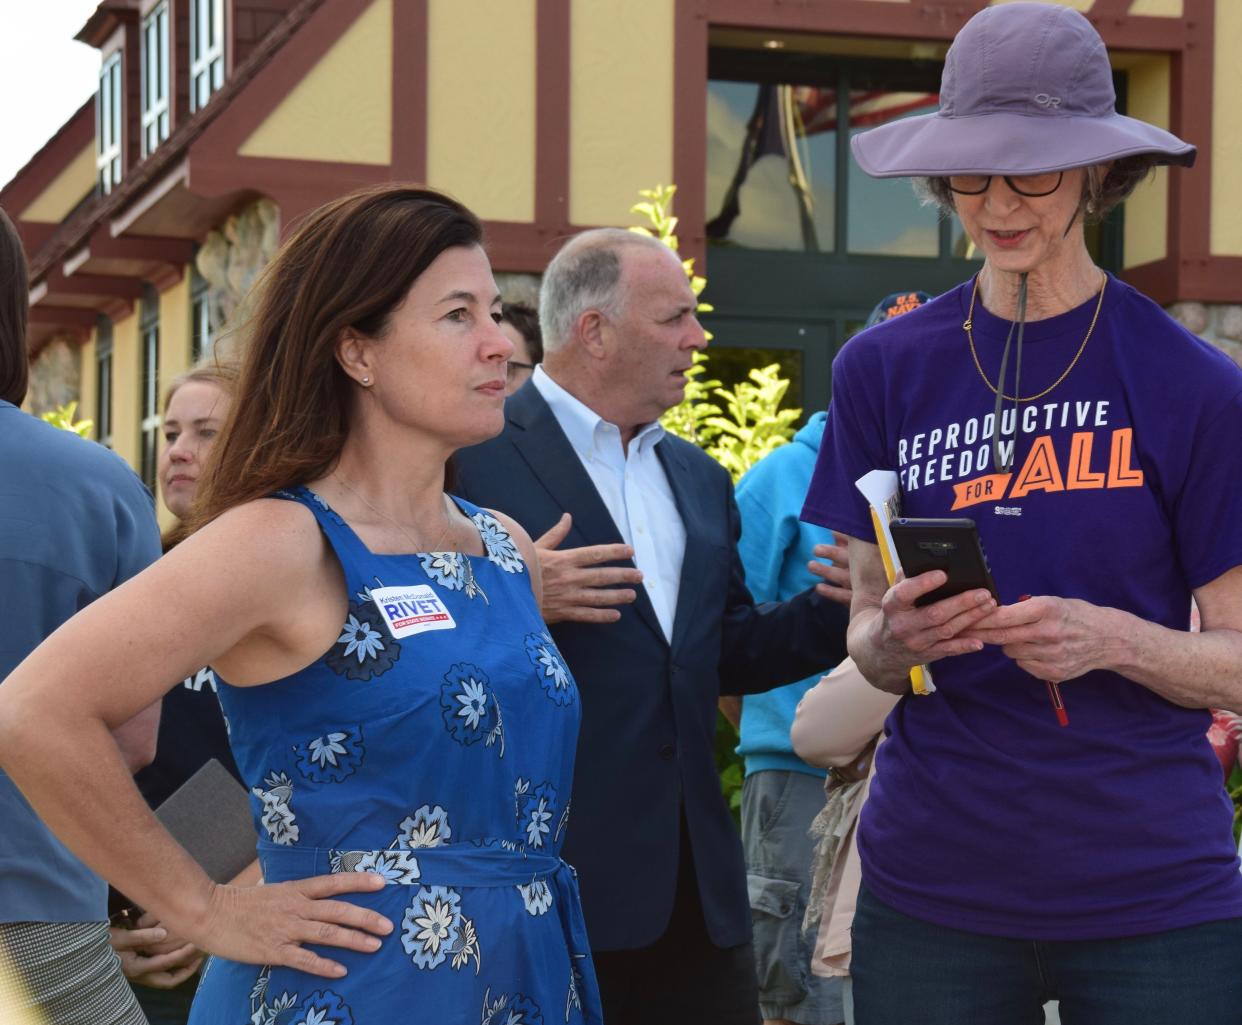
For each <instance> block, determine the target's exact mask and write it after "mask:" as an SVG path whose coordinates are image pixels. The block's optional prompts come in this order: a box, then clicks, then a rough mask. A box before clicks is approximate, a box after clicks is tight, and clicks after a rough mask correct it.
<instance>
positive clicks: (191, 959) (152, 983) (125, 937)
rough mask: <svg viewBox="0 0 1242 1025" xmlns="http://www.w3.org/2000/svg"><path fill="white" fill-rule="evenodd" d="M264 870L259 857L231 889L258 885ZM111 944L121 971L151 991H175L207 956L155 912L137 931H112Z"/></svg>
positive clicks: (138, 924)
mask: <svg viewBox="0 0 1242 1025" xmlns="http://www.w3.org/2000/svg"><path fill="white" fill-rule="evenodd" d="M262 881H263V871H262V869H261V868H260V866H259V862H258V859H257V858H256V859H255V860H254V861H252V862H251V863H250V864H249V865H247V866H246V867H245V868H243V869H242V870H241V871H240V872H238V873H237V875H235V876H234V877H233V878H232V879H230V880H229V885H230V886H258V885H259V883H261V882H262ZM109 934H110V936H109V942H111V944H112V949H113V950H115V951H116V952H117V956H118V957H119V958H120V959H121V971H122V972H123V973H124V974H125V978H127V979H129V981H130V982H136V983H137V984H138V985H140V986H147V987H148V988H150V989H174V988H175V987H177V986H180V985H181V983H183V982H185V980H186V979H188V978H189V977H190V976H191V975H193V974H194V973H195V972H196V971H198V969H199V966H200V965H201V964H202V963H203V958H204V957H205V956H206V955H205V954H204V953H203V952H202V951H201V950H199V949H198V947H196V946H195V945H194V944H193V943H187V942H186V941H185V940H183V939H181V938H180V937H179V936H169V935H168V931H167V930H166V929H165V928H164V927H163V925H161V923H160V921H159V919H157V918H156V917H155V916H154V915H153V914H151V912H149V911H148V912H145V913H144V914H143V915H142V917H141V918H139V919H138V921H137V922H136V923H135V925H134V928H133V929H115V928H114V929H110V930H109Z"/></svg>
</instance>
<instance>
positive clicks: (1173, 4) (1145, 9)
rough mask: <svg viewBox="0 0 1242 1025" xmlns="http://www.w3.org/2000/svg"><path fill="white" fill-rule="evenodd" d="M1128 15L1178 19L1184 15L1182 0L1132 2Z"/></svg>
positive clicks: (1135, 0)
mask: <svg viewBox="0 0 1242 1025" xmlns="http://www.w3.org/2000/svg"><path fill="white" fill-rule="evenodd" d="M1130 13H1131V14H1147V15H1157V16H1163V17H1166V18H1180V17H1182V15H1183V13H1184V12H1183V0H1134V3H1133V4H1131V5H1130Z"/></svg>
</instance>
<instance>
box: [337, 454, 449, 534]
mask: <svg viewBox="0 0 1242 1025" xmlns="http://www.w3.org/2000/svg"><path fill="white" fill-rule="evenodd" d="M332 476H333V477H335V478H336V479H337V480H338V481H339V482H340V484H341V487H343V488H344V489H345V490H346V491H348V492H349V493H350V494H351V495H353V496H354V498H356V499H358V501H359V502H361V503H362V504H363V505H365V506H366V507H367V508H368V509H370V510H371V512H373V513H375V515H376V516H379V517H382V518H383V519H385V520H387V521H388V522H389V523H391V524H392V525H393V526H394V527H396V528H397V529H398V530H399V531H401V533H402V534H404V535H405V536H406V538H407V539H408V540H409V542H410V543H411V544H412V545H413V546H414V551H416V552H439V551H443V550H444V549H442V548H441V547H440V545H441V544H442V543H443V541H444V539H445V537H446V536H447V535H448V532H449V531H450V530H452V529H453V521H452V519H451V517H450V516H449V513H448V498H447V496H444V495H441V496H440V497H441V498H442V499H443V502H444V529H443V530H442V531H440V536H439V537H438V538H436V543H435V544H434V545H432V546H431V547H430V548H424V547H422V544H421V543H420V542H419V540H418V538H416V537H415V536H414V535H413V534H411V533H410V532H409V531H408V530H406V529H405V527H403V526H402V525H401V524H400V523H399V522H397V521H396V520H394V519H393V518H392V517H391V516H389V515H388V513H386V512H384V510H383V509H377V508H376V507H375V506H373V505H372V504H371V503H370V502H368V501H367V500H366V499H365V498H363V497H362V495H361V494H359V493H358V491H357V489H355V488H354V487H353V486H352V485H351V484H350V483H349V481H347V480H346V479H345V478H344V477H342V476H341V474H340V471H339V470H333V471H332ZM453 551H457V547H456V545H454V547H453Z"/></svg>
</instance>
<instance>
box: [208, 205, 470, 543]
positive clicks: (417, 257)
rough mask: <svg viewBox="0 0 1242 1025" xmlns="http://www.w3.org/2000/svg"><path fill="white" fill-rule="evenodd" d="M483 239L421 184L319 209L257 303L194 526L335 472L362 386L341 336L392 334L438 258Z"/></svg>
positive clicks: (266, 276)
mask: <svg viewBox="0 0 1242 1025" xmlns="http://www.w3.org/2000/svg"><path fill="white" fill-rule="evenodd" d="M482 239H483V230H482V227H481V226H480V224H479V221H478V218H477V217H475V215H474V214H472V213H471V212H470V211H469V210H467V209H466V208H465V207H464V206H462V205H461V204H460V203H458V202H457V201H456V200H453V199H450V198H449V197H448V196H445V195H443V194H441V193H439V192H434V191H432V190H431V189H425V188H420V187H417V186H413V185H405V184H393V183H389V184H384V185H378V186H373V187H370V188H366V189H362V190H359V191H357V192H353V193H351V194H349V195H347V196H344V197H342V198H341V199H337V200H334V201H333V202H331V203H328V204H327V205H325V206H322V207H320V208H319V209H318V210H315V211H314V212H313V213H311V214H309V215H308V216H307V218H306V219H305V220H304V221H303V222H302V224H301V225H300V226H299V227H298V228H297V230H296V231H295V232H294V233H293V234H292V235H291V236H290V237H289V238H288V240H286V241H285V243H284V244H283V245H282V246H281V247H280V250H279V251H278V252H277V254H276V256H275V258H274V259H273V260H272V262H271V263H270V264H269V265H268V266H267V268H266V269H265V270H264V272H263V274H262V276H261V277H260V279H259V281H258V282H257V283H256V285H255V289H256V291H255V294H254V295H253V297H252V298H251V299H250V300H249V302H248V306H249V307H250V308H251V310H252V313H251V315H250V316H249V318H248V319H247V320H246V321H245V322H244V323H243V324H242V325H241V326H240V328H239V329H238V332H237V341H238V345H239V347H240V350H241V372H240V375H239V378H238V383H237V390H236V394H235V397H234V401H233V406H232V408H231V410H230V411H229V416H228V419H227V420H226V422H225V425H224V429H223V430H222V432H221V435H220V438H219V440H218V441H217V442H216V445H215V448H214V449H213V450H212V453H211V457H210V458H209V460H208V467H207V468H206V472H205V474H204V478H203V481H202V484H201V485H200V491H199V494H198V500H197V502H196V503H195V508H194V512H193V513H192V515H191V517H190V519H191V522H190V523H189V524H187V526H188V529H189V530H190V531H193V530H195V529H197V528H199V527H201V526H202V525H204V524H206V523H208V522H210V521H211V520H213V519H215V518H216V517H217V516H219V515H220V514H221V513H223V512H226V511H227V510H229V509H232V508H233V507H235V506H238V505H242V504H243V503H245V502H250V501H253V500H255V499H258V498H263V497H265V496H267V495H270V494H271V493H272V492H273V491H276V490H278V489H280V488H284V487H290V486H292V485H294V484H302V483H305V482H307V481H311V480H315V479H317V478H319V477H323V476H325V475H326V474H327V473H328V472H329V471H330V470H331V469H332V467H333V466H334V465H335V463H336V461H337V459H338V458H339V456H340V454H341V449H342V447H343V446H344V444H345V438H346V436H347V435H348V433H349V426H350V412H351V408H352V401H353V399H352V395H353V392H352V388H353V382H352V381H351V380H350V379H349V377H348V376H347V375H346V374H345V372H344V370H342V369H341V367H340V364H339V363H338V362H337V359H336V345H337V341H338V340H339V339H340V337H341V333H342V332H343V331H346V330H353V331H356V332H357V333H358V334H360V335H363V336H365V337H369V338H382V337H383V336H384V333H385V332H386V331H387V329H388V325H389V319H390V316H391V314H392V313H393V311H394V310H396V309H397V307H398V306H400V304H401V303H402V302H403V301H404V299H405V296H406V293H407V292H409V290H410V286H411V285H412V284H413V283H414V280H415V279H416V278H417V277H418V276H419V275H420V274H422V273H423V271H425V270H426V269H427V268H428V267H429V266H430V265H431V263H432V262H433V261H434V260H435V259H436V257H438V256H439V255H440V254H441V253H443V252H444V251H445V250H447V249H452V248H454V247H457V246H475V245H480V244H482Z"/></svg>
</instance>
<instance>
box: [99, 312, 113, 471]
mask: <svg viewBox="0 0 1242 1025" xmlns="http://www.w3.org/2000/svg"><path fill="white" fill-rule="evenodd" d="M95 440H96V441H98V442H99V444H101V445H103V447H104V448H111V447H112V321H110V320H109V319H108V318H107V317H102V316H101V317H100V318H99V321H98V322H97V324H96V325H95Z"/></svg>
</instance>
